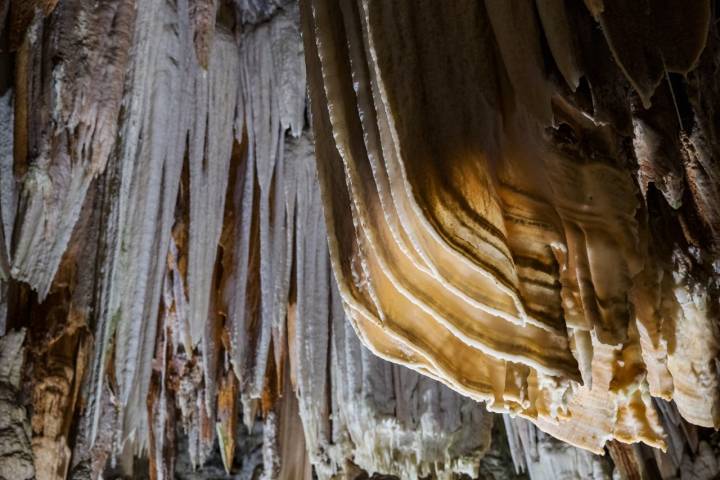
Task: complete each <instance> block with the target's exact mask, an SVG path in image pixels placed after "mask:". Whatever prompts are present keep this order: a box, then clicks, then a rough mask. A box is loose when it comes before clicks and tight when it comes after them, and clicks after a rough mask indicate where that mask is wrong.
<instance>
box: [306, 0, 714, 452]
mask: <svg viewBox="0 0 720 480" xmlns="http://www.w3.org/2000/svg"><path fill="white" fill-rule="evenodd" d="M600 3H602V2H600ZM605 3H609V2H605ZM660 3H663V2H657V4H652V5H650V6H648V7H647V8H648V11H650V12H651V13H650V14H649V17H648V18H644V17H643V18H641V16H638V15H640V13H638V12H635V13H632V12H625V14H620V13H619V11H616V10H617V9H622V7H621V6H619V5H618V6H614V5H605V6H604V7H602V8H599V7H598V9H596V10H594V11H593V13H594V14H595V16H596V18H600V23H601V25H603V31H604V33H605V35H606V36H607V37H608V42H609V46H610V49H607V48H606V49H605V51H604V55H605V60H604V61H606V62H607V64H608V65H611V64H612V62H613V59H612V58H610V56H611V55H614V56H615V61H618V62H619V63H620V64H621V66H623V62H626V63H627V64H628V65H632V67H630V66H624V67H623V72H624V73H625V74H626V75H627V76H628V78H629V80H630V82H631V84H632V85H633V86H634V87H635V88H637V89H638V90H639V94H640V96H641V98H642V100H643V104H644V105H645V106H649V102H648V99H649V98H650V97H651V96H652V93H653V92H654V91H655V88H656V87H657V84H658V82H659V81H660V80H661V77H660V76H659V75H658V74H657V69H656V68H655V67H652V68H653V69H655V70H653V72H655V73H652V74H648V75H650V76H651V77H652V78H653V79H652V81H651V80H649V79H648V80H646V79H644V77H643V79H642V80H641V79H640V77H642V76H643V75H645V73H641V70H642V69H643V68H644V67H643V66H642V65H640V64H638V63H637V62H634V61H631V60H627V59H625V57H623V56H632V55H633V53H632V52H633V51H634V50H638V51H640V50H641V49H642V48H644V45H652V48H655V49H657V52H656V53H657V55H655V53H653V55H650V56H648V57H647V59H648V62H650V61H651V60H652V61H653V62H654V61H655V60H654V59H653V58H654V57H653V56H657V57H658V58H659V57H662V58H665V57H667V58H666V62H667V63H666V65H665V67H664V70H661V72H665V73H664V75H665V76H666V77H667V75H668V74H667V72H668V71H671V72H678V71H681V72H683V73H686V72H688V71H690V70H691V69H693V68H694V67H695V66H696V65H697V64H698V59H699V58H700V52H702V49H703V47H704V45H705V41H706V40H705V39H706V37H707V29H708V22H709V20H708V10H707V4H706V2H701V4H702V6H701V5H698V10H697V11H695V10H693V11H691V12H690V14H691V17H692V18H693V22H694V23H693V29H692V33H691V34H684V36H683V37H682V38H683V41H682V42H680V43H678V44H673V45H669V44H666V43H663V42H653V40H652V39H653V38H656V37H658V36H660V35H667V34H668V32H667V31H665V30H663V29H665V28H666V27H667V28H669V29H670V31H672V32H675V31H678V32H679V31H680V29H681V27H680V26H679V25H677V24H675V23H673V22H672V21H669V22H665V21H661V20H658V19H659V18H665V16H668V18H669V17H670V15H671V12H672V11H673V10H672V9H673V8H682V7H681V5H680V3H679V2H664V3H669V4H671V5H664V3H663V5H660ZM302 5H303V11H302V13H303V22H304V33H305V36H304V39H305V50H306V61H307V69H308V78H309V83H310V97H311V101H312V105H311V107H312V112H313V122H314V130H315V134H316V139H317V142H316V150H317V155H318V172H319V175H320V181H321V187H322V193H323V201H324V204H325V214H326V219H327V224H328V231H329V237H330V240H329V244H330V251H331V261H332V264H333V268H334V271H335V275H336V277H337V279H338V282H339V284H340V291H341V292H342V296H343V300H344V302H346V304H347V309H348V312H349V313H350V316H351V318H352V321H353V323H354V324H355V326H356V328H357V329H358V331H359V333H360V336H361V338H362V339H363V341H364V342H365V343H366V344H367V345H368V346H369V347H370V348H371V349H373V350H374V351H375V352H377V353H378V354H379V355H381V356H383V357H384V358H388V359H391V360H392V361H395V362H397V363H401V364H404V365H407V366H409V367H410V368H414V369H416V370H418V371H420V372H422V373H425V374H428V375H430V376H432V377H433V378H437V379H440V380H441V381H443V382H445V383H446V384H448V385H449V386H451V387H452V388H454V389H456V390H457V391H459V392H462V393H463V394H465V395H469V396H471V397H473V398H476V399H479V400H484V401H487V402H488V407H489V408H490V409H492V410H495V411H503V412H511V413H512V414H518V415H521V416H523V417H526V418H528V419H530V420H532V421H533V422H535V423H536V425H538V426H539V427H540V428H541V429H543V430H545V431H546V432H549V433H551V434H552V435H554V436H556V437H558V438H561V439H563V440H565V441H568V442H570V443H572V444H574V445H577V446H581V447H583V448H587V449H589V450H592V451H595V452H600V451H602V448H603V445H604V444H605V442H606V441H607V440H609V439H613V438H614V439H617V440H620V441H622V442H628V443H632V442H636V441H644V442H646V443H647V444H649V445H652V446H656V447H660V448H665V440H664V438H665V434H664V432H663V428H662V425H661V423H660V420H659V417H658V415H657V412H656V411H655V408H654V406H653V404H652V402H651V401H650V398H651V397H650V395H651V394H652V395H661V396H663V397H665V398H668V399H669V398H673V399H675V401H676V403H677V404H678V409H679V410H680V412H681V413H682V414H683V415H684V416H685V418H686V419H688V420H689V421H691V422H693V423H696V424H698V425H703V426H716V427H717V426H718V425H719V423H718V422H720V417H718V413H719V411H718V405H720V403H719V401H720V398H719V397H718V392H717V390H716V387H717V382H718V378H717V377H718V372H717V371H713V367H712V365H713V362H714V359H715V357H716V355H717V351H718V345H719V343H718V334H717V333H718V332H717V323H716V322H717V314H716V313H715V312H714V311H713V309H712V308H710V307H709V305H711V304H712V305H716V304H717V298H718V297H717V290H716V287H714V286H713V285H714V280H710V279H709V278H708V277H707V276H706V275H707V274H706V273H704V272H703V271H702V267H698V266H695V264H699V263H703V262H708V261H712V258H714V257H713V256H712V255H713V253H712V252H713V251H714V250H713V249H710V248H708V250H706V251H705V252H701V250H703V249H704V248H707V247H709V246H705V247H699V248H697V247H696V248H697V249H696V250H692V248H693V247H690V248H691V252H692V251H695V252H701V253H698V254H699V255H701V256H702V258H699V257H698V256H697V255H696V259H695V260H692V259H690V258H689V257H688V256H687V255H683V254H682V253H679V252H678V251H676V252H675V253H672V251H671V250H672V249H670V250H666V251H662V250H661V249H659V248H657V246H651V245H649V242H650V241H651V240H650V239H652V238H654V235H656V234H658V233H659V231H658V230H657V226H656V225H655V224H653V223H652V221H651V220H649V216H650V215H653V214H655V213H654V212H648V209H649V208H657V207H655V206H653V207H648V205H647V203H646V202H643V199H642V197H641V196H640V194H639V192H640V188H638V184H637V181H638V178H640V176H639V175H637V176H636V171H639V170H637V168H638V167H637V165H638V163H639V156H640V154H641V153H642V154H643V155H646V157H647V156H648V155H649V157H650V158H652V159H654V158H655V156H657V151H655V150H652V145H647V140H646V139H644V138H639V139H638V138H636V140H635V151H633V150H632V149H628V144H629V142H631V141H632V138H631V137H630V135H629V134H628V133H626V132H627V130H626V128H625V125H624V124H623V123H620V124H617V123H616V124H614V123H611V122H608V120H612V118H613V117H612V116H606V115H608V114H606V113H605V110H612V111H614V113H612V114H610V115H613V116H615V117H616V118H618V117H619V116H625V118H630V116H631V104H630V102H629V101H628V100H627V98H628V97H630V98H632V96H633V95H634V94H633V93H632V92H631V90H630V87H629V86H627V87H623V85H626V83H624V80H623V79H622V76H621V75H620V73H619V72H617V68H616V67H611V68H610V69H609V72H610V73H605V74H604V78H603V77H601V76H600V75H599V74H598V73H596V72H594V71H593V69H592V68H591V67H588V65H589V63H590V62H594V61H595V59H594V58H593V59H592V60H591V59H590V57H589V56H588V57H583V54H585V55H587V54H588V53H589V52H584V51H582V47H583V44H584V43H586V42H587V40H586V39H587V38H588V37H589V36H590V35H593V34H592V33H590V30H591V29H597V27H596V26H595V25H594V22H593V21H592V18H591V12H590V11H588V10H585V9H583V8H582V7H580V8H578V7H577V6H572V7H570V6H567V7H563V6H561V4H560V3H558V2H539V6H538V11H539V14H540V18H538V17H537V16H536V14H535V11H534V9H533V8H532V6H531V4H530V3H528V2H514V1H510V2H495V1H488V2H485V3H482V2H481V3H478V2H452V3H451V4H442V5H441V4H439V3H437V2H432V1H427V2H390V3H388V2H381V1H374V0H357V1H354V0H346V1H340V2H331V1H326V0H307V1H305V2H302ZM643 15H644V13H643ZM616 17H617V18H616ZM558 18H565V19H569V25H571V26H574V27H570V29H568V27H567V26H566V25H558ZM673 18H675V17H673ZM629 19H632V22H639V23H641V24H642V28H643V29H646V33H644V34H643V36H640V37H637V38H633V39H632V42H631V43H632V46H631V47H630V48H628V49H623V50H622V51H620V50H618V49H616V48H615V47H614V45H615V44H616V43H615V42H617V41H618V38H620V37H622V38H623V39H624V40H625V41H630V40H629V39H628V38H627V36H623V35H626V34H625V33H622V32H623V31H626V30H627V29H629V28H630V27H628V26H627V25H629V23H628V22H629ZM653 19H656V20H657V21H653ZM673 29H675V30H673ZM661 30H662V31H661ZM543 38H546V39H547V41H548V45H549V47H550V52H547V51H543V47H542V46H541V41H542V39H543ZM663 38H665V37H663ZM666 50H667V51H666ZM548 55H550V56H549V57H548ZM651 57H653V58H651ZM553 61H554V62H555V63H552V62H553ZM601 61H602V60H601ZM612 68H615V71H616V72H617V73H615V74H613V73H612V72H613V70H612ZM633 68H634V69H637V72H636V71H635V70H632V69H633ZM557 69H559V71H558V70H557ZM648 69H650V67H648ZM648 71H649V70H648ZM560 73H562V75H559V74H560ZM645 76H647V75H645ZM648 78H649V77H648ZM580 79H583V80H586V81H590V82H591V84H590V88H591V90H590V94H591V95H592V104H588V103H587V102H586V100H585V99H584V98H583V97H582V95H583V93H582V92H581V91H580V90H578V88H579V86H580V85H579V84H580ZM566 81H567V83H566ZM608 82H612V85H615V87H613V88H617V86H618V85H619V86H620V88H625V92H626V94H625V99H623V98H622V97H607V98H599V95H602V94H603V91H604V89H608V85H607V84H606V83H608ZM668 82H669V80H668ZM668 87H669V88H670V89H671V90H672V89H673V85H671V84H669V83H668ZM671 93H672V94H673V95H674V93H673V92H672V91H671ZM635 98H637V96H636V97H635ZM673 99H675V97H674V96H673ZM676 101H677V100H676ZM604 102H605V104H604ZM613 102H614V104H613ZM611 104H612V105H611ZM633 108H635V107H633ZM675 108H676V109H677V108H679V107H678V106H677V105H675ZM639 109H640V110H642V107H639ZM640 110H637V111H640ZM658 112H659V113H658ZM658 112H656V113H652V112H650V111H648V113H647V114H644V116H645V117H648V118H650V119H651V120H648V121H652V119H654V118H661V116H662V115H663V114H664V113H665V112H668V110H663V109H658ZM608 113H609V112H608ZM678 114H679V112H678ZM596 115H597V116H596ZM624 123H625V124H626V123H627V120H625V121H624ZM618 127H619V128H618ZM673 127H674V130H672V132H673V134H674V135H678V134H679V130H678V126H677V125H674V126H673ZM682 127H683V124H682V122H680V128H682ZM670 138H672V135H671V136H670ZM648 146H649V147H650V150H649V151H648V148H646V147H648ZM636 152H637V154H636ZM636 155H637V156H636ZM652 161H653V160H650V162H652ZM675 162H677V158H676V159H675ZM649 168H650V169H651V170H652V168H653V167H652V166H651V167H649ZM711 171H713V170H711ZM688 181H689V182H690V183H691V184H693V182H692V181H691V180H688ZM694 184H695V185H697V182H694ZM642 188H643V189H647V184H646V185H644V186H643V187H642ZM703 191H704V192H707V193H706V194H708V195H709V194H711V192H712V190H710V189H708V188H705V189H704V190H703ZM671 198H673V197H671ZM669 207H675V208H676V207H677V206H676V205H673V204H670V205H669V206H668V205H667V204H665V205H661V206H660V208H661V212H663V213H661V215H667V214H668V213H669V212H670V208H669ZM690 228H692V227H690ZM687 232H688V228H683V229H680V228H676V229H675V230H674V231H673V232H672V234H671V235H673V236H674V238H675V239H676V241H677V242H681V243H682V242H685V241H687V240H686V238H688V236H687ZM670 242H672V240H670V239H668V243H670ZM691 255H692V254H691ZM683 262H685V263H683ZM687 262H689V263H687ZM693 269H694V270H693ZM656 275H659V276H660V278H664V279H667V280H662V281H663V282H667V288H660V286H659V285H658V284H657V283H655V281H654V280H653V278H654V277H655V276H656ZM713 275H714V274H710V278H714V277H713ZM670 277H672V279H673V280H669V278H670ZM707 281H710V286H709V287H703V286H700V284H702V283H703V282H707ZM629 292H633V293H632V295H630V294H629ZM713 308H714V307H713ZM661 325H662V326H661ZM690 337H692V338H693V339H694V340H692V341H691V340H690ZM699 339H702V340H699ZM673 342H678V343H677V344H671V343H673ZM681 345H682V347H681ZM678 347H679V348H681V349H682V350H681V351H682V353H680V350H677V348H678ZM691 370H692V371H691ZM711 389H715V390H713V391H711ZM701 392H702V393H701Z"/></svg>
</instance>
